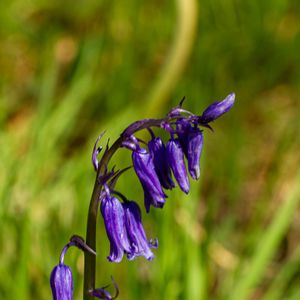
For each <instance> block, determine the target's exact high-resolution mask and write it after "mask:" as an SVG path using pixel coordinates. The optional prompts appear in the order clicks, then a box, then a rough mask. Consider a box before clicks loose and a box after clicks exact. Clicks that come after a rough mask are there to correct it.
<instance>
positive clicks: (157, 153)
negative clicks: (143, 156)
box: [148, 136, 175, 190]
mask: <svg viewBox="0 0 300 300" xmlns="http://www.w3.org/2000/svg"><path fill="white" fill-rule="evenodd" d="M148 149H149V152H150V154H151V157H152V159H153V162H154V167H155V171H156V174H157V176H158V179H159V181H160V183H161V185H162V186H163V187H164V188H165V189H168V190H171V189H172V188H174V187H175V183H174V181H173V179H172V174H171V169H170V166H169V163H168V160H167V152H166V147H165V145H164V143H163V141H162V139H161V138H160V137H154V136H153V137H152V139H151V141H150V142H149V143H148Z"/></svg>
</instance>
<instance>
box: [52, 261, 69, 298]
mask: <svg viewBox="0 0 300 300" xmlns="http://www.w3.org/2000/svg"><path fill="white" fill-rule="evenodd" d="M50 285H51V289H52V295H53V300H72V299H73V277H72V271H71V269H70V268H69V267H68V266H67V265H65V264H64V263H59V264H58V265H57V266H55V267H54V269H53V271H52V273H51V276H50Z"/></svg>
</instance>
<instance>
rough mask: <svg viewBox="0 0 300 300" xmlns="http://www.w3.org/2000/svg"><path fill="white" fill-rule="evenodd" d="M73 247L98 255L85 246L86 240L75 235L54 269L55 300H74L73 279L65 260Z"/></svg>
mask: <svg viewBox="0 0 300 300" xmlns="http://www.w3.org/2000/svg"><path fill="white" fill-rule="evenodd" d="M71 246H76V247H77V248H79V249H81V250H83V251H88V252H90V253H92V254H94V255H95V254H96V252H94V250H93V249H91V248H90V247H89V246H88V245H86V244H85V242H84V240H83V239H82V238H81V237H79V236H77V235H73V236H72V237H71V239H70V241H69V242H68V243H67V244H66V245H65V246H64V248H63V250H62V252H61V254H60V259H59V264H58V265H57V266H55V267H54V269H53V270H52V272H51V276H50V286H51V290H52V295H53V300H72V299H73V277H72V271H71V269H70V267H69V266H67V265H65V264H64V258H65V254H66V252H67V250H68V249H69V248H70V247H71Z"/></svg>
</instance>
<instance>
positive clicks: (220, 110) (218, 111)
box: [200, 93, 235, 123]
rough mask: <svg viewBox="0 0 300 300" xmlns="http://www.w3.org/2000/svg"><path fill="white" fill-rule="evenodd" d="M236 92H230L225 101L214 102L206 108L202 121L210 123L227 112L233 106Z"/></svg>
mask: <svg viewBox="0 0 300 300" xmlns="http://www.w3.org/2000/svg"><path fill="white" fill-rule="evenodd" d="M234 100H235V94H234V93H231V94H229V95H228V96H227V97H226V98H225V99H224V100H223V101H218V102H214V103H213V104H211V105H210V106H208V107H207V108H206V110H205V111H204V112H203V114H202V116H201V118H200V120H201V122H202V123H209V122H211V121H214V120H215V119H217V118H219V117H220V116H221V115H223V114H225V113H226V112H227V111H229V110H230V108H231V107H232V106H233V104H234Z"/></svg>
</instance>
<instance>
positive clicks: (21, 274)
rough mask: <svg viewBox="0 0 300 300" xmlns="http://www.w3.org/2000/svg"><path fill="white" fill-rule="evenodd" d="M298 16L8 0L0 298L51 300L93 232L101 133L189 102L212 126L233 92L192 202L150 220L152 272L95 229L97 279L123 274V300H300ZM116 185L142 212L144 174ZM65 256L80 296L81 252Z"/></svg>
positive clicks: (2, 82) (240, 7) (3, 13)
mask: <svg viewBox="0 0 300 300" xmlns="http://www.w3.org/2000/svg"><path fill="white" fill-rule="evenodd" d="M197 4H198V5H199V7H197ZM189 5H191V6H189ZM193 5H195V8H192V10H191V11H189V9H188V8H190V9H191V7H193ZM299 13H300V5H299V3H298V1H282V0H276V1H270V0H267V1H263V2H259V1H257V0H256V1H249V0H246V1H234V0H228V1H225V2H224V1H219V0H213V1H201V2H199V3H197V2H193V1H179V0H178V1H177V2H171V1H167V2H159V1H154V2H150V1H148V2H143V3H142V2H139V1H126V3H125V2H124V3H120V2H118V3H114V2H108V1H95V0H90V1H87V2H86V1H77V2H76V4H74V2H71V1H65V2H64V4H63V5H62V4H61V3H60V2H57V1H52V2H50V1H46V0H43V1H42V0H36V1H26V2H24V1H20V0H13V1H7V0H4V1H1V2H0V20H1V27H0V37H1V39H0V69H1V76H0V88H1V95H0V124H1V129H0V157H1V160H0V199H1V200H0V219H1V231H0V257H1V258H0V298H1V299H19V300H23V299H24V300H26V299H41V300H42V299H51V291H50V287H49V274H50V272H51V269H52V268H53V266H54V264H56V263H57V261H58V256H59V252H60V250H61V249H62V247H63V245H64V244H65V242H66V241H67V240H68V238H69V237H70V235H72V234H73V233H77V234H80V235H84V234H85V223H86V212H87V208H88V202H89V198H90V195H91V191H92V187H93V184H94V176H95V174H94V172H93V169H92V166H91V163H90V154H91V148H92V145H93V142H94V140H95V139H96V137H97V135H98V134H99V133H100V132H101V130H103V129H107V133H106V135H105V138H108V137H111V139H112V140H113V139H115V138H117V137H118V135H119V134H120V132H121V130H122V129H123V128H124V126H126V125H127V124H129V123H131V122H133V121H135V120H136V119H137V118H140V117H141V118H142V117H149V116H151V117H161V116H162V115H164V114H165V113H166V112H167V111H168V109H169V108H170V107H172V106H173V105H177V104H178V102H179V100H180V99H181V98H182V97H183V96H184V95H185V96H186V97H187V101H186V102H185V105H186V107H187V109H189V110H192V111H193V112H196V113H199V114H200V113H201V112H202V110H203V109H204V108H205V107H206V106H207V105H208V104H209V103H211V102H212V101H214V100H216V99H222V98H223V97H224V96H226V95H227V94H228V93H229V92H231V91H235V93H236V95H237V102H236V104H235V107H234V108H233V109H232V111H231V112H230V113H229V114H228V115H226V116H224V117H222V118H221V119H219V120H218V121H217V122H216V123H215V124H213V125H214V129H215V133H213V134H212V133H211V132H208V131H207V132H205V148H204V153H203V157H202V161H201V165H202V170H201V172H202V176H201V178H200V180H199V181H197V182H193V184H192V189H191V190H192V191H191V193H190V195H189V196H184V195H182V193H181V192H180V191H178V190H175V191H172V192H171V193H169V199H168V201H167V204H166V206H165V208H164V209H163V210H152V211H151V212H150V214H149V215H146V214H143V220H144V223H145V227H146V228H147V232H148V236H149V237H156V236H157V237H158V238H159V248H158V249H157V250H156V251H155V253H156V258H155V260H154V261H153V262H150V263H149V262H145V261H144V260H143V259H142V258H140V259H138V260H137V261H134V262H127V261H125V260H124V261H123V262H122V263H120V264H117V265H116V264H110V263H108V262H107V261H106V258H105V257H106V255H107V254H108V251H109V248H108V247H109V245H108V241H107V238H106V236H105V232H104V228H103V222H102V220H101V218H99V222H98V223H99V226H98V234H99V241H98V243H99V244H98V253H99V254H98V262H97V263H98V266H97V273H98V278H97V283H98V285H99V286H104V285H105V284H107V283H108V282H109V278H110V274H112V275H113V276H114V277H115V279H116V281H117V282H118V284H119V287H120V292H121V295H120V299H153V298H155V299H189V300H190V299H191V300H198V299H201V300H202V299H203V300H205V299H220V300H223V299H241V300H243V299H262V300H275V299H298V298H299V293H300V290H299V283H300V276H299V260H300V252H299V242H300V238H299V230H300V223H299V221H298V220H299V204H298V202H299V199H300V195H299V194H300V192H299V187H298V186H299V176H298V175H297V174H299V158H300V155H299V146H300V139H299V127H300V124H299V122H300V121H299V120H300V116H299V115H300V104H299V96H298V95H299V92H300V91H299V87H300V71H299V70H300V56H299V51H300V30H299V29H300V22H299V18H298V15H299ZM197 17H198V22H196V21H197ZM184 20H186V21H187V20H188V22H185V21H184ZM180 53H181V54H180ZM116 159H117V160H116V161H115V163H117V165H118V166H119V167H124V166H127V165H129V164H130V155H129V154H128V152H127V151H126V150H122V151H120V153H118V155H117V157H116ZM129 174H130V176H129ZM128 186H130V187H135V188H130V189H129V190H128ZM118 188H119V190H120V191H122V192H123V193H124V194H126V195H127V194H128V197H129V198H131V199H135V200H138V201H139V203H140V204H142V191H141V188H140V187H139V186H137V179H136V177H135V175H134V173H133V171H132V170H131V171H129V172H128V176H124V177H123V178H121V179H120V182H119V183H118ZM66 260H67V263H68V264H69V265H71V267H72V269H73V273H74V280H75V299H81V295H82V272H83V257H82V254H80V253H78V252H77V251H76V250H71V251H70V252H68V255H67V257H66Z"/></svg>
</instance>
